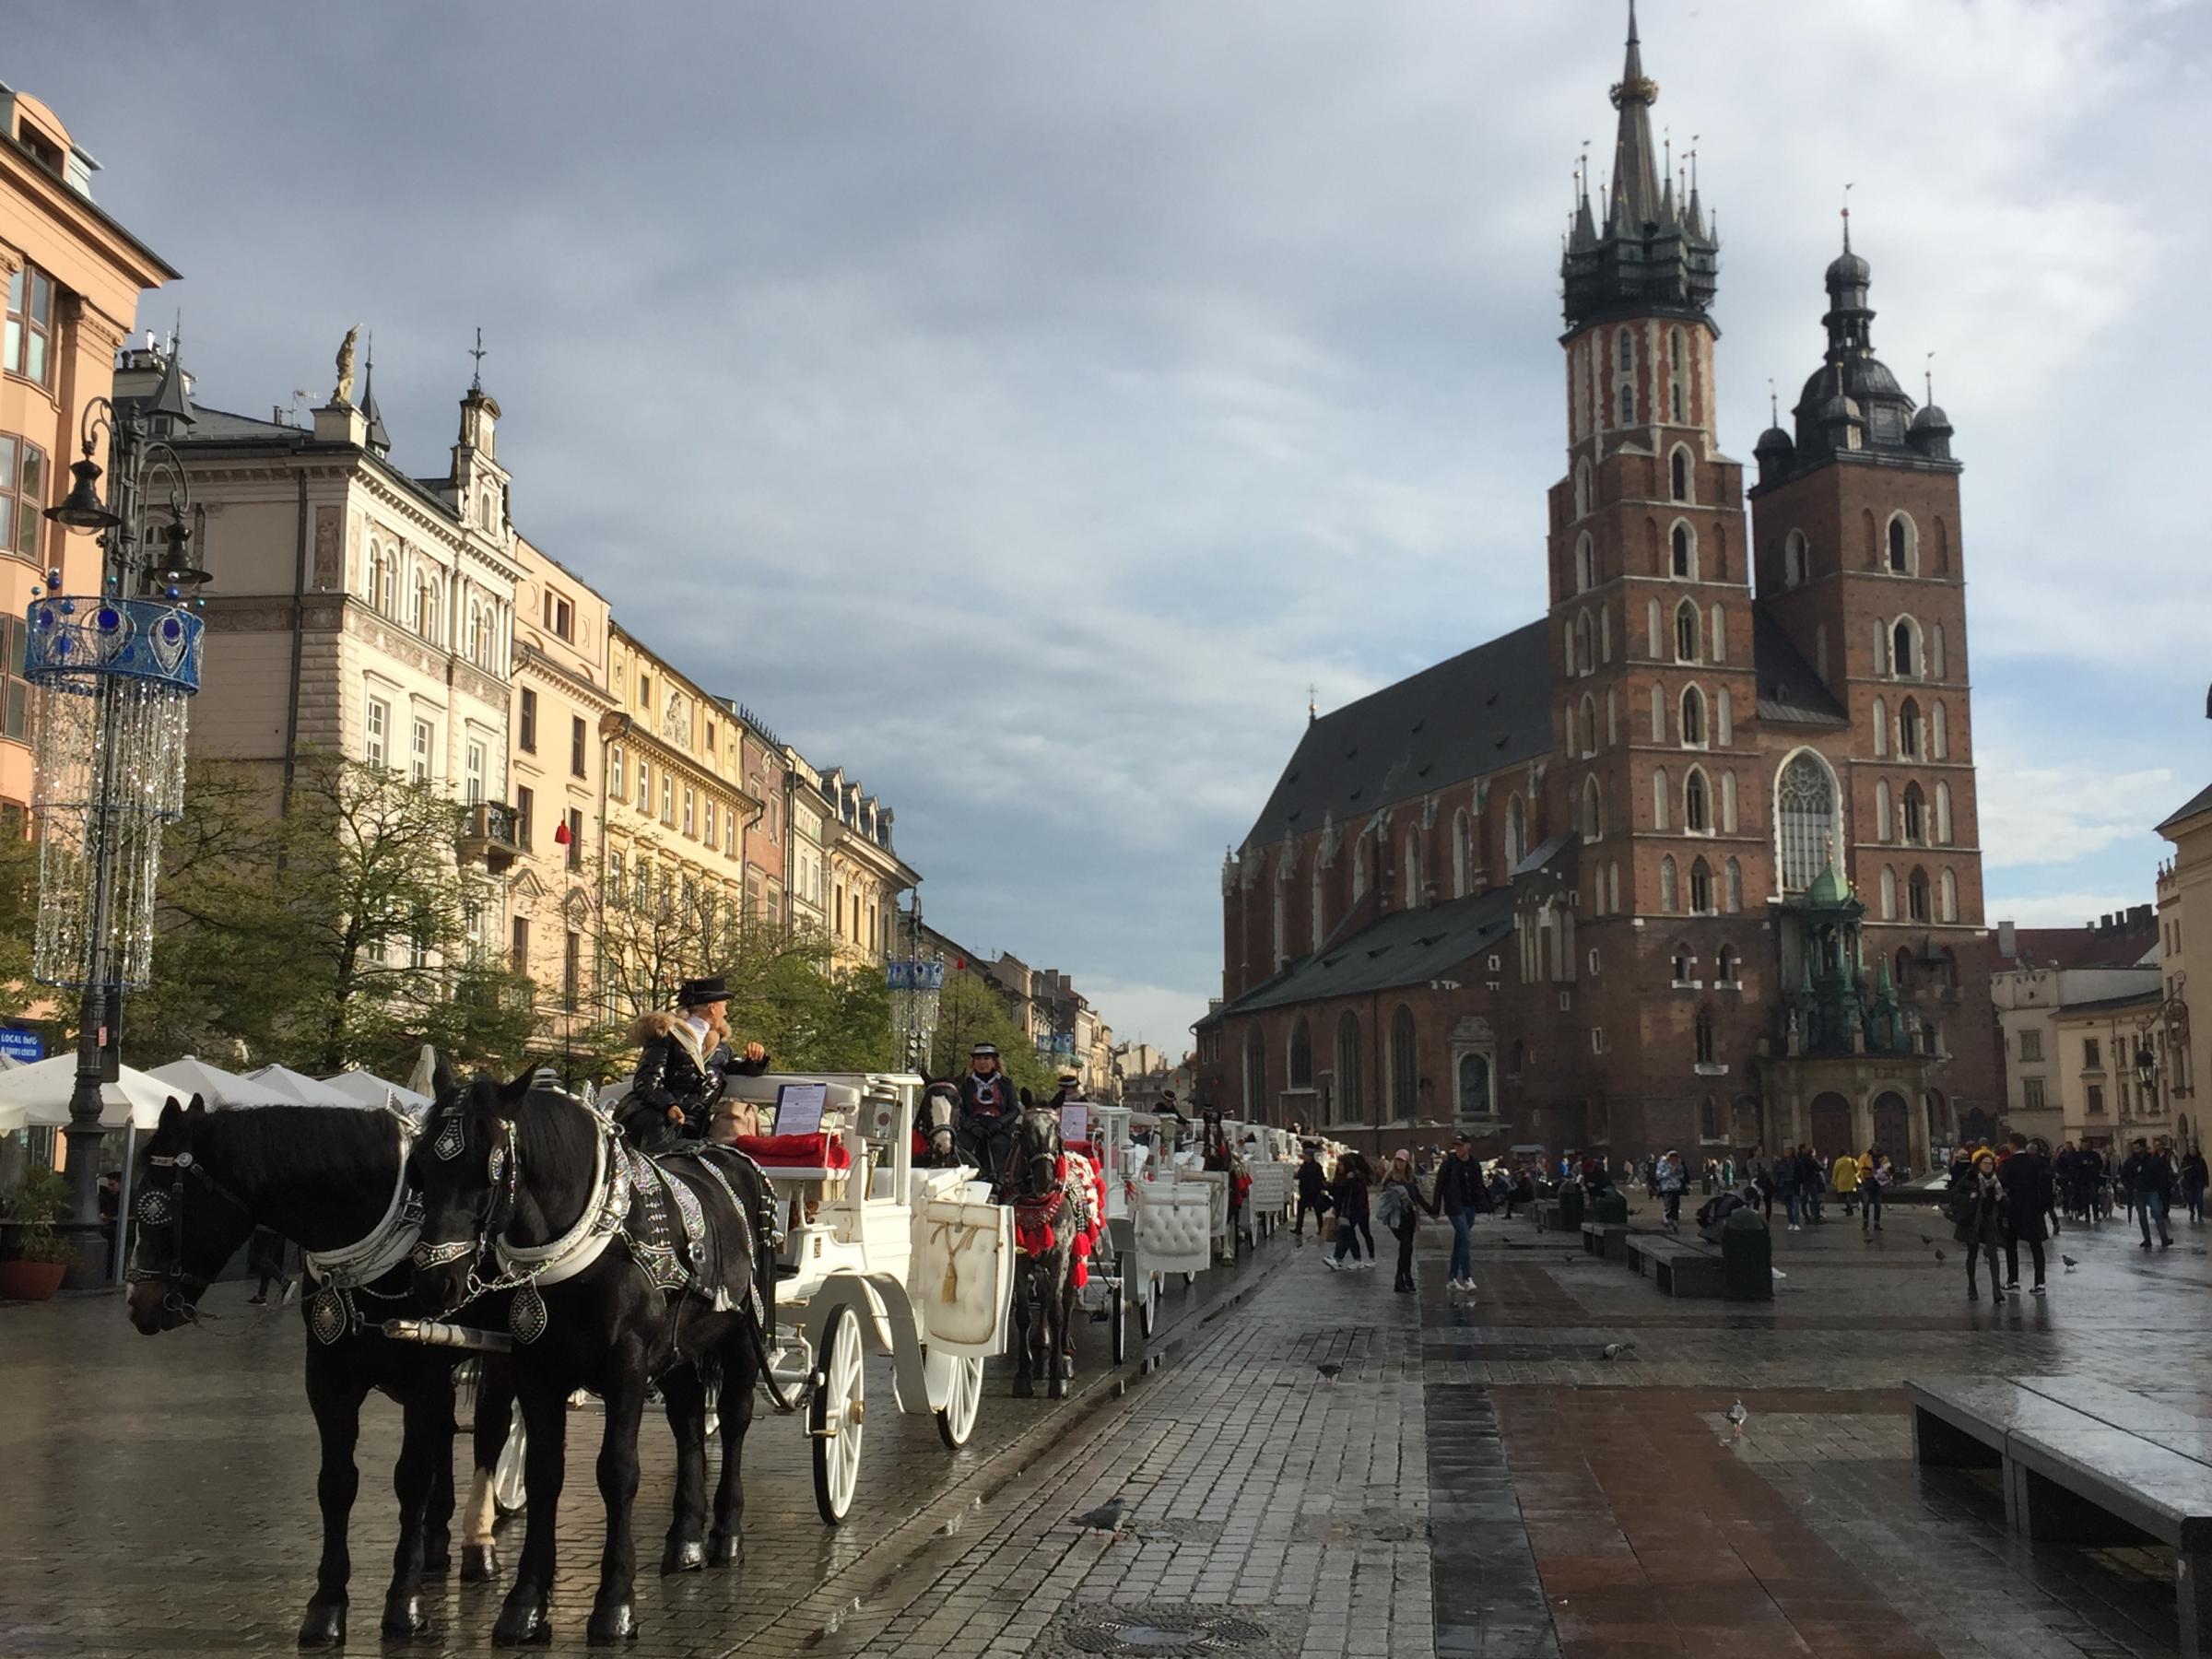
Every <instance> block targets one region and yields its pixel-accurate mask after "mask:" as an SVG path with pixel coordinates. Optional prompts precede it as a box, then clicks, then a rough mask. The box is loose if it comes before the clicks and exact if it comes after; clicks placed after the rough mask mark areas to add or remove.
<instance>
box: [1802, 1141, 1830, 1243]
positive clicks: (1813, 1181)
mask: <svg viewBox="0 0 2212 1659" xmlns="http://www.w3.org/2000/svg"><path fill="white" fill-rule="evenodd" d="M1827 1179H1828V1167H1827V1166H1826V1165H1825V1164H1823V1163H1822V1162H1821V1161H1820V1154H1819V1153H1818V1152H1816V1151H1814V1150H1813V1149H1812V1148H1811V1147H1808V1146H1806V1145H1804V1144H1803V1143H1802V1142H1801V1143H1799V1145H1798V1147H1797V1202H1798V1206H1799V1207H1800V1208H1801V1209H1803V1210H1804V1212H1805V1218H1806V1221H1807V1222H1808V1223H1810V1222H1815V1221H1818V1220H1819V1219H1820V1191H1821V1188H1822V1186H1823V1185H1824V1184H1825V1183H1826V1182H1827Z"/></svg>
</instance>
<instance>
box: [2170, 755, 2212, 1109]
mask: <svg viewBox="0 0 2212 1659" xmlns="http://www.w3.org/2000/svg"><path fill="white" fill-rule="evenodd" d="M2159 834H2160V835H2162V836H2164V837H2165V838H2166V839H2167V840H2168V841H2171V842H2172V843H2173V857H2172V858H2171V860H2170V861H2169V862H2168V863H2167V864H2165V865H2161V866H2160V867H2159V894H2158V897H2159V991H2160V993H2161V994H2162V995H2163V996H2164V998H2165V1002H2164V1005H2163V1006H2162V1007H2161V1008H2160V1010H2159V1056H2160V1064H2161V1065H2162V1067H2163V1068H2164V1076H2165V1080H2166V1087H2167V1089H2168V1092H2169V1094H2170V1096H2171V1100H2172V1102H2173V1109H2174V1124H2175V1127H2174V1133H2175V1135H2177V1136H2179V1137H2180V1138H2182V1139H2184V1140H2191V1141H2201V1140H2202V1139H2203V1138H2204V1136H2205V1127H2204V1117H2203V1113H2204V1108H2203V1106H2202V1104H2201V1103H2200V1102H2199V1101H2198V1100H2197V1098H2196V1083H2197V1079H2198V1078H2200V1077H2212V1071H2208V1070H2207V1069H2206V1068H2207V1067H2212V1026H2204V1027H2200V1026H2199V1025H2197V1023H2196V1022H2195V1021H2194V1019H2192V1018H2190V1011H2189V963H2190V959H2191V958H2192V957H2193V956H2198V955H2203V954H2204V953H2205V951H2206V948H2207V942H2212V786H2208V787H2206V788H2205V789H2203V790H2201V791H2199V792H2198V793H2197V794H2195V795H2194V796H2193V797H2192V798H2191V799H2190V800H2189V801H2188V803H2187V804H2186V805H2184V806H2183V807H2182V808H2181V810H2180V811H2178V812H2176V813H2174V814H2173V816H2172V817H2171V818H2168V819H2167V820H2166V821H2165V822H2164V823H2162V824H2160V825H2159Z"/></svg>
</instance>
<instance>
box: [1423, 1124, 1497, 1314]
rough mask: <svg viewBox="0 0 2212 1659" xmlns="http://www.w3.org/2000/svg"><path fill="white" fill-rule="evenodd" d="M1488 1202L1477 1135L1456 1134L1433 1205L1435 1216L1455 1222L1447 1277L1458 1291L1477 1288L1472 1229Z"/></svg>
mask: <svg viewBox="0 0 2212 1659" xmlns="http://www.w3.org/2000/svg"><path fill="white" fill-rule="evenodd" d="M1488 1204H1489V1194H1488V1193H1487V1192H1485V1191H1484V1190H1483V1184H1482V1166H1481V1165H1480V1164H1478V1163H1477V1162H1476V1161H1475V1140H1474V1137H1473V1136H1472V1135H1456V1136H1454V1137H1453V1141H1452V1153H1451V1156H1450V1157H1448V1158H1446V1159H1444V1162H1443V1167H1442V1168H1441V1169H1440V1170H1439V1171H1437V1172H1436V1198H1435V1201H1434V1202H1433V1203H1432V1204H1431V1205H1430V1213H1431V1214H1432V1215H1433V1214H1440V1213H1441V1215H1442V1216H1443V1217H1444V1218H1445V1219H1446V1220H1448V1221H1450V1222H1451V1223H1452V1267H1451V1271H1450V1272H1449V1273H1448V1274H1447V1275H1446V1276H1445V1277H1446V1278H1447V1279H1448V1280H1449V1282H1450V1284H1451V1286H1452V1288H1453V1289H1454V1290H1472V1289H1474V1288H1475V1246H1474V1241H1473V1239H1472V1238H1471V1237H1470V1236H1469V1232H1468V1230H1469V1229H1470V1228H1472V1227H1473V1226H1474V1225H1475V1218H1476V1217H1477V1215H1478V1214H1480V1213H1481V1212H1482V1211H1483V1210H1484V1209H1485V1208H1487V1207H1488Z"/></svg>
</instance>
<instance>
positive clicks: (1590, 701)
mask: <svg viewBox="0 0 2212 1659" xmlns="http://www.w3.org/2000/svg"><path fill="white" fill-rule="evenodd" d="M1582 724H1583V749H1582V752H1583V758H1584V759H1587V758H1589V757H1590V756H1592V755H1594V754H1596V753H1597V699H1595V698H1594V697H1592V696H1591V695H1590V693H1588V692H1587V691H1585V692H1583V723H1582Z"/></svg>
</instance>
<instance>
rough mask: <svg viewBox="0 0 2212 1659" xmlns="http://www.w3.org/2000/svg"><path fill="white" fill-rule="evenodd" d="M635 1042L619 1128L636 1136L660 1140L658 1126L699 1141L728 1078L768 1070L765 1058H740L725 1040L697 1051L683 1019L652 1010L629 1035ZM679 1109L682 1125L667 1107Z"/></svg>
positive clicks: (661, 1132) (752, 1074)
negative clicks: (636, 1049) (633, 1066)
mask: <svg viewBox="0 0 2212 1659" xmlns="http://www.w3.org/2000/svg"><path fill="white" fill-rule="evenodd" d="M630 1035H631V1037H632V1039H633V1040H634V1041H637V1043H638V1044H639V1053H638V1069H637V1072H636V1074H635V1075H634V1076H633V1077H631V1079H630V1085H629V1099H628V1100H626V1101H625V1102H624V1103H623V1105H622V1108H621V1120H622V1124H623V1126H624V1127H625V1128H627V1129H629V1131H630V1133H631V1134H632V1135H634V1136H635V1137H636V1138H637V1139H639V1140H641V1141H645V1142H651V1141H653V1140H654V1139H656V1138H660V1137H661V1136H662V1135H664V1133H665V1131H664V1130H663V1128H662V1125H664V1124H665V1125H666V1126H667V1127H668V1128H671V1129H674V1130H675V1131H676V1133H677V1135H681V1136H683V1137H684V1138H686V1139H688V1140H699V1139H702V1138H703V1137H704V1136H705V1135H706V1133H707V1120H708V1118H709V1117H710V1116H712V1112H713V1109H714V1103H715V1101H716V1100H720V1099H721V1097H722V1089H723V1082H724V1078H726V1077H759V1075H760V1074H761V1073H762V1072H765V1071H766V1070H767V1069H768V1064H769V1063H768V1059H767V1057H766V1056H765V1055H763V1056H762V1057H761V1058H760V1059H759V1060H745V1059H740V1058H738V1057H737V1056H735V1055H734V1054H732V1053H731V1052H730V1046H729V1044H728V1043H726V1042H720V1041H717V1042H716V1043H715V1045H714V1046H713V1048H712V1049H711V1050H708V1051H706V1052H704V1053H701V1052H700V1050H699V1048H698V1047H697V1046H696V1045H695V1043H694V1041H693V1040H692V1035H691V1030H690V1028H689V1026H688V1025H687V1024H686V1023H685V1020H684V1017H683V1016H682V1015H680V1014H673V1013H665V1012H660V1013H653V1014H648V1015H646V1016H645V1017H644V1018H641V1019H640V1020H639V1021H638V1023H637V1025H636V1027H635V1028H634V1029H633V1030H632V1031H631V1033H630ZM671 1106H674V1107H679V1108H681V1110H682V1112H683V1121H682V1123H681V1124H676V1123H674V1122H672V1121H671V1120H670V1119H669V1117H668V1109H669V1108H670V1107H671Z"/></svg>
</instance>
